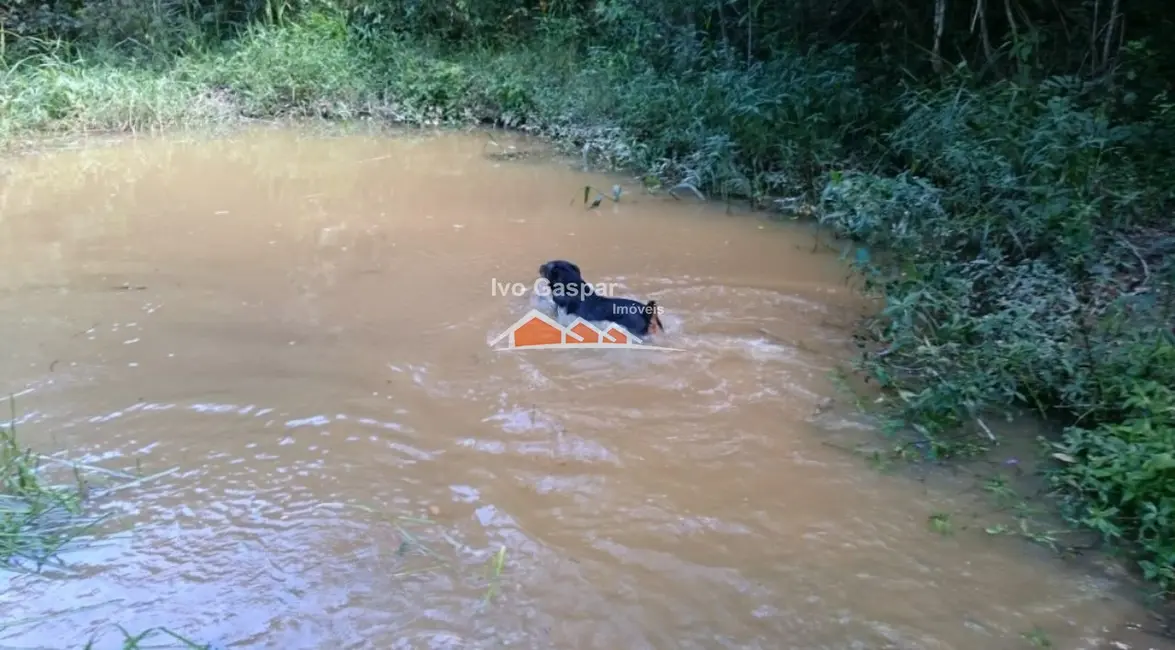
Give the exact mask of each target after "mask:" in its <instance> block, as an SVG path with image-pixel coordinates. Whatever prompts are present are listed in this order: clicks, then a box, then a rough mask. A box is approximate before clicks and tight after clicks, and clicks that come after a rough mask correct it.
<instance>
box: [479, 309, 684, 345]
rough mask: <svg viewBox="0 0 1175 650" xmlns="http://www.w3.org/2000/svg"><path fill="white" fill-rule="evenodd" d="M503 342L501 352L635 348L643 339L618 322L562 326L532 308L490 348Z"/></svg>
mask: <svg viewBox="0 0 1175 650" xmlns="http://www.w3.org/2000/svg"><path fill="white" fill-rule="evenodd" d="M502 341H506V346H505V347H504V348H499V349H512V348H555V347H565V346H584V347H613V346H619V347H636V346H638V345H639V344H640V343H641V338H640V337H638V336H635V335H633V334H632V333H630V332H628V331H627V330H625V329H624V328H623V327H620V326H619V325H616V324H615V323H609V324H608V327H607V328H605V329H602V330H601V329H600V328H598V327H596V326H595V325H592V324H591V323H589V322H587V321H585V320H584V319H582V318H577V319H575V321H574V322H572V323H571V325H569V326H567V327H563V326H562V325H560V324H559V323H558V322H557V321H556V320H555V319H553V318H551V317H550V316H547V315H546V314H544V313H542V312H540V311H538V310H536V309H532V310H531V311H530V312H528V313H527V314H526V315H525V316H523V317H522V318H520V319H518V321H517V322H516V323H514V324H513V325H511V326H510V327H509V328H507V329H506V331H505V332H502V333H501V334H499V335H498V336H497V337H496V338H494V339H493V340H492V341H490V346H491V347H494V346H496V345H498V344H499V343H501V342H502ZM642 347H648V346H642ZM650 349H672V348H655V347H654V348H650Z"/></svg>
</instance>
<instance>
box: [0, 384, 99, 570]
mask: <svg viewBox="0 0 1175 650" xmlns="http://www.w3.org/2000/svg"><path fill="white" fill-rule="evenodd" d="M10 405H11V415H12V417H11V419H10V420H9V422H8V424H7V425H6V426H5V427H4V428H3V429H0V567H6V568H9V569H13V570H22V571H25V570H29V567H30V566H31V567H32V570H40V569H41V568H42V567H44V566H45V565H46V564H49V563H51V562H53V559H54V558H55V557H56V556H57V555H58V554H59V553H61V552H62V550H63V549H65V548H66V547H67V545H69V544H70V543H71V542H73V541H74V540H76V539H77V538H78V537H80V536H82V535H84V534H86V533H87V532H88V531H89V530H90V529H91V528H92V527H94V526H95V525H97V524H98V523H100V522H101V519H100V518H96V517H90V516H86V515H84V514H83V510H82V505H83V502H84V501H85V499H86V491H87V488H86V483H85V480H84V478H83V476H82V473H81V470H80V469H79V468H73V469H72V472H71V474H72V477H71V478H72V480H71V481H70V482H65V483H49V482H47V480H46V479H45V477H44V472H43V466H42V457H41V456H39V455H37V454H35V453H34V452H33V451H32V450H31V449H25V448H22V447H21V446H20V444H19V442H18V440H17V437H16V406H15V400H10Z"/></svg>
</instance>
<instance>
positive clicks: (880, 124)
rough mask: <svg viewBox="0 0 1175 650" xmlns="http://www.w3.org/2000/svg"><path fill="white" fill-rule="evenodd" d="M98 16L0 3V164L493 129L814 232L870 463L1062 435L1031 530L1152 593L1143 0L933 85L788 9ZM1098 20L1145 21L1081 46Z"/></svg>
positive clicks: (1049, 31) (1161, 186) (1154, 183)
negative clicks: (148, 135)
mask: <svg viewBox="0 0 1175 650" xmlns="http://www.w3.org/2000/svg"><path fill="white" fill-rule="evenodd" d="M116 4H117V3H113V2H92V3H90V4H89V5H87V6H88V7H89V9H92V10H93V11H91V12H90V13H86V12H84V11H83V12H81V13H78V12H74V13H69V11H66V10H62V11H63V12H64V13H62V14H61V15H60V16H58V17H59V18H61V19H62V22H60V24H58V23H55V22H53V21H52V20H50V19H49V18H45V17H44V16H42V15H41V14H34V13H33V12H32V10H28V11H25V9H23V8H22V7H24V4H23V3H17V4H16V5H14V7H16V8H15V9H11V10H10V14H9V15H8V20H9V23H8V24H9V25H10V27H8V28H7V29H6V30H5V31H4V32H3V33H4V34H5V35H6V38H5V39H4V40H3V41H0V42H3V44H4V45H3V50H2V52H3V55H2V60H3V67H2V68H0V81H2V84H0V85H2V87H3V88H4V91H3V94H2V95H0V144H2V146H4V147H6V148H11V147H14V146H20V145H21V143H22V142H25V141H33V140H35V139H37V138H39V137H41V136H44V135H46V134H60V135H69V134H81V133H86V132H94V131H120V132H129V131H135V132H137V131H148V130H156V129H171V128H185V127H203V126H210V125H217V124H228V123H235V122H239V121H245V120H250V119H272V118H282V117H318V118H327V119H351V118H371V119H375V120H381V121H388V122H397V123H406V124H416V125H439V124H446V125H455V124H474V123H480V124H495V125H499V126H504V127H507V128H514V129H519V130H523V131H527V132H530V133H536V134H540V135H544V136H547V137H549V138H551V139H552V140H554V141H556V142H558V143H561V144H563V145H564V146H566V147H567V148H568V149H570V150H575V151H579V152H582V154H583V156H584V157H585V158H589V159H591V160H592V161H593V162H595V163H597V164H601V165H606V166H610V167H614V168H622V169H627V170H630V171H633V172H635V173H637V174H639V175H640V176H641V178H642V179H643V182H644V183H645V184H646V186H648V187H650V188H651V189H655V188H658V187H669V186H682V185H685V186H688V187H691V188H694V189H696V190H700V191H701V192H704V193H706V194H707V195H709V196H712V197H716V198H725V199H740V200H747V201H749V202H751V203H752V204H753V205H755V206H757V207H761V208H765V209H770V210H772V211H774V212H776V213H778V214H780V215H781V216H784V217H792V218H813V219H816V220H818V221H819V223H821V224H822V225H823V226H824V227H825V228H826V229H827V230H828V231H830V232H831V233H832V234H834V235H835V236H836V237H837V238H838V239H839V241H840V242H841V243H842V244H843V245H844V249H845V251H846V253H847V255H848V256H849V260H850V262H851V263H852V264H853V266H854V267H855V268H856V269H857V270H858V271H859V272H860V273H861V275H862V276H863V277H864V278H865V280H866V289H865V290H866V291H868V292H870V293H872V294H874V295H877V296H879V297H882V298H883V299H884V308H883V309H882V310H881V312H880V313H879V314H877V315H876V316H875V317H873V318H870V319H868V320H867V321H865V322H863V323H862V324H861V328H860V332H859V341H860V345H861V348H862V353H861V355H860V358H859V359H858V360H857V362H856V364H855V368H854V369H855V370H856V371H857V372H858V373H860V374H861V375H863V376H864V377H866V378H868V379H869V380H871V381H875V382H876V383H877V384H879V385H880V386H881V387H882V389H883V390H884V394H885V398H884V399H883V400H882V401H881V402H879V403H876V404H874V405H873V406H874V408H875V410H876V412H877V413H878V415H879V416H880V417H881V418H882V420H883V421H884V422H885V423H886V425H885V427H884V431H885V433H886V434H887V435H890V436H892V437H893V439H894V441H895V444H894V455H895V456H898V457H902V458H907V459H914V460H918V461H930V462H939V461H943V460H948V459H957V458H965V457H969V456H973V455H975V454H978V453H982V452H983V451H985V450H987V449H989V448H990V447H991V446H992V445H993V443H997V442H999V439H1000V435H1001V434H1000V431H999V426H998V425H997V424H996V423H997V422H998V418H999V416H1000V415H1001V414H1005V413H1008V412H1011V411H1012V410H1014V409H1020V408H1024V407H1028V408H1030V409H1032V410H1035V411H1037V412H1038V413H1039V414H1040V415H1042V416H1044V417H1047V418H1049V419H1051V420H1054V421H1057V422H1059V423H1061V424H1062V425H1063V426H1062V431H1061V433H1060V434H1059V435H1057V436H1053V437H1049V438H1048V439H1043V438H1042V439H1041V440H1040V445H1039V446H1040V455H1041V458H1043V459H1045V460H1047V461H1048V462H1047V463H1046V464H1045V469H1044V470H1043V471H1044V473H1045V475H1046V478H1047V481H1048V484H1049V486H1050V488H1051V495H1052V496H1053V497H1054V498H1055V502H1056V503H1057V504H1058V508H1059V512H1060V513H1061V514H1062V515H1063V516H1064V518H1065V519H1066V520H1067V521H1068V522H1069V523H1070V524H1071V525H1073V526H1076V527H1080V528H1082V529H1085V530H1090V531H1094V532H1096V533H1097V534H1098V535H1099V536H1100V538H1101V541H1102V543H1103V545H1104V546H1105V547H1106V548H1107V549H1110V550H1113V551H1116V552H1121V553H1123V554H1125V555H1127V556H1128V557H1129V558H1130V559H1131V561H1132V565H1133V566H1134V567H1135V568H1136V569H1137V570H1138V572H1139V573H1140V574H1141V575H1142V576H1143V577H1144V578H1145V579H1146V580H1148V581H1149V582H1150V583H1152V584H1153V585H1154V586H1155V589H1156V592H1157V594H1158V595H1160V596H1167V595H1168V594H1169V592H1170V591H1171V590H1172V589H1175V336H1173V335H1172V330H1171V326H1170V323H1171V322H1172V320H1173V319H1172V317H1173V316H1175V292H1173V291H1172V285H1173V283H1175V228H1173V227H1172V224H1171V221H1170V210H1171V206H1172V198H1173V196H1172V193H1173V188H1175V164H1173V163H1175V101H1172V99H1171V98H1170V95H1169V92H1170V90H1171V87H1170V86H1171V82H1170V80H1171V79H1173V78H1175V75H1172V74H1169V72H1170V71H1171V70H1172V63H1173V62H1175V49H1172V48H1175V45H1173V46H1167V44H1166V43H1167V42H1168V41H1169V39H1166V41H1164V40H1162V39H1161V35H1162V32H1161V31H1151V32H1148V31H1146V29H1147V28H1146V27H1145V26H1146V25H1148V24H1150V23H1153V29H1154V30H1162V29H1166V27H1167V23H1168V22H1169V21H1170V19H1169V18H1167V17H1164V15H1162V14H1161V13H1158V14H1156V13H1154V11H1155V7H1158V6H1159V5H1154V4H1153V3H1145V2H1143V3H1137V4H1135V5H1132V6H1131V7H1128V8H1126V9H1121V8H1119V9H1115V10H1114V12H1112V13H1111V14H1110V16H1109V18H1105V17H1104V16H1103V17H1102V18H1101V19H1099V18H1097V17H1096V12H1095V15H1094V16H1092V17H1091V16H1088V15H1079V16H1077V15H1051V14H1042V15H1041V16H1037V17H1035V18H1034V19H1033V21H1032V22H1031V26H1032V30H1031V31H1030V32H1029V33H1030V34H1034V35H1035V36H1034V38H1037V39H1038V40H1036V41H1034V42H1036V43H1038V44H1039V43H1043V42H1045V41H1046V40H1047V39H1048V38H1052V39H1053V42H1056V43H1063V44H1061V45H1057V46H1056V47H1053V48H1052V49H1051V50H1049V49H1047V48H1042V47H1038V48H1037V49H1032V47H1028V48H1027V49H1025V45H1024V43H1025V42H1027V41H1025V40H1024V39H1026V38H1028V37H1027V36H1025V35H1024V33H1023V32H1022V31H1020V30H1019V29H1018V28H1017V24H1018V21H1017V20H1015V19H1014V18H1012V20H1011V21H1010V22H1009V23H1007V24H1005V23H1000V24H998V25H994V24H993V25H984V26H983V31H984V47H983V48H982V50H977V51H978V52H981V55H980V54H958V55H954V54H952V55H949V56H954V57H955V59H954V60H953V61H951V62H950V64H949V65H945V66H944V65H943V58H941V57H946V56H948V55H946V54H940V55H936V56H935V57H930V56H928V54H927V53H928V52H929V51H930V49H929V45H930V44H931V40H930V39H929V38H928V37H926V35H927V34H928V32H925V31H924V30H923V31H921V32H919V31H918V30H914V32H915V35H914V36H909V33H911V32H907V33H906V35H905V36H898V35H895V34H890V36H891V37H892V38H890V40H889V41H886V39H885V38H881V39H880V40H878V39H877V38H876V37H869V36H867V35H866V33H865V32H862V31H852V30H849V31H841V32H838V33H839V34H841V35H842V37H841V38H831V37H830V36H829V34H831V33H832V32H831V31H828V30H832V25H831V23H830V24H828V25H824V26H823V27H820V26H818V25H815V23H813V22H812V20H814V19H813V18H812V16H811V14H810V13H809V14H804V16H805V20H807V21H808V22H806V23H805V24H806V25H809V27H808V29H809V30H810V33H800V32H799V31H796V30H797V29H798V28H793V25H794V24H795V20H794V18H795V17H796V16H795V15H794V14H789V13H788V12H789V11H801V9H803V7H806V5H804V4H803V3H800V2H796V3H790V4H789V3H783V4H781V5H780V8H776V9H773V10H772V11H766V10H764V11H763V12H762V13H758V14H756V13H754V12H752V13H751V14H748V15H741V14H740V13H739V11H734V10H731V11H732V12H733V13H730V14H729V15H728V14H724V13H723V10H721V9H720V10H718V14H717V15H714V14H713V12H712V10H711V9H710V8H707V7H708V6H707V7H703V6H702V5H696V6H695V4H691V3H689V2H684V3H680V6H678V5H673V7H672V9H673V10H672V11H670V10H669V9H670V7H669V5H666V6H664V7H663V6H661V5H660V4H659V3H656V2H654V3H629V2H624V1H621V0H614V1H612V2H607V3H600V4H597V5H595V6H594V9H593V10H586V9H583V8H575V7H571V6H568V7H566V8H563V9H560V10H559V11H556V10H555V9H553V8H552V7H548V5H547V4H546V3H545V2H541V3H540V4H541V11H540V10H539V9H540V7H538V6H535V7H531V6H530V4H526V5H525V6H524V7H523V8H522V9H516V8H515V9H511V7H513V5H510V7H507V6H505V5H501V6H499V5H497V4H494V0H478V1H477V2H472V3H468V2H467V3H464V4H461V3H459V5H453V6H450V5H449V4H446V3H441V5H438V7H440V6H442V5H443V6H444V7H448V9H445V11H446V12H447V13H444V15H443V16H440V17H438V16H439V14H437V15H434V14H433V13H429V12H430V11H434V10H431V9H430V10H428V11H424V10H420V11H422V12H423V13H412V12H411V11H409V10H408V9H406V7H407V5H406V4H404V3H399V2H393V1H390V0H389V1H378V2H377V1H374V0H372V1H367V2H357V3H346V4H336V3H331V2H322V1H316V2H305V3H303V2H285V3H278V4H271V3H267V4H266V11H265V12H262V13H257V14H256V15H249V14H248V12H244V13H240V12H238V13H240V15H237V14H234V13H232V12H234V11H237V9H234V7H236V5H235V4H233V3H232V2H215V3H210V2H193V3H184V11H179V10H178V9H176V8H175V7H172V6H170V5H168V6H164V5H152V7H150V8H144V9H136V10H134V11H132V10H130V9H128V8H126V7H122V8H119V9H118V10H117V11H113V12H112V8H114V7H115V5H116ZM873 4H874V5H875V6H876V10H877V12H878V14H877V15H869V14H867V13H866V14H862V15H861V16H860V19H859V20H858V21H857V23H863V24H865V25H866V26H869V27H870V28H871V29H874V30H875V31H876V33H877V34H883V33H884V32H885V30H887V29H889V27H888V26H887V25H889V23H886V22H885V20H883V18H884V15H883V14H885V12H886V11H889V9H887V7H889V5H888V4H886V3H880V4H878V3H873ZM230 5H231V6H230ZM177 6H178V5H177ZM1115 6H1117V5H1115ZM193 7H197V8H200V10H201V11H206V12H207V13H204V14H202V15H200V16H197V15H195V14H193V13H192V8H193ZM275 8H280V11H278V10H277V9H275ZM943 10H944V12H946V14H945V16H944V18H943V20H944V22H941V23H938V26H937V28H936V30H935V31H937V34H938V35H937V36H936V37H935V38H934V39H933V42H934V43H935V46H934V47H935V49H934V51H935V52H939V53H941V52H944V51H945V50H942V49H940V41H941V39H942V38H945V39H946V41H947V42H948V43H949V42H954V43H955V45H954V46H953V47H955V48H956V50H958V51H960V52H961V51H962V50H961V49H960V48H962V45H961V44H962V43H963V42H964V41H966V39H967V38H968V36H967V33H968V32H967V28H966V26H967V25H970V29H972V30H973V29H974V28H975V23H974V21H973V20H968V18H969V17H970V13H969V12H970V9H969V8H967V7H953V6H952V7H950V8H947V7H945V6H944V7H943ZM242 11H243V10H242ZM412 11H416V10H412ZM740 11H741V10H740ZM22 12H24V13H22ZM103 12H105V13H103ZM119 12H121V13H119ZM405 12H408V13H405ZM691 12H692V13H691ZM959 12H962V13H961V14H959ZM1118 12H1123V13H1122V15H1119V13H1118ZM1125 12H1134V13H1131V14H1130V24H1131V25H1143V26H1144V27H1141V28H1140V27H1132V29H1133V30H1134V31H1132V32H1131V33H1130V34H1129V35H1128V36H1127V35H1126V34H1125V32H1124V30H1123V29H1119V31H1118V32H1117V33H1116V35H1117V38H1118V40H1117V41H1111V40H1109V39H1108V37H1106V36H1105V30H1106V29H1107V28H1110V29H1111V30H1112V29H1113V27H1114V26H1115V25H1118V26H1119V27H1121V24H1120V23H1121V20H1122V19H1123V16H1125ZM1148 12H1150V13H1148ZM956 14H959V15H956ZM963 14H966V15H963ZM55 15H56V14H55ZM13 16H15V18H13ZM38 16H39V17H38ZM699 16H710V18H707V19H705V20H704V21H702V20H701V18H699ZM50 18H52V16H51V17H50ZM66 18H68V20H65V19H66ZM442 18H443V20H442ZM993 20H995V19H994V18H993ZM1001 20H1002V19H1001ZM1099 20H1100V21H1101V22H1099ZM38 21H40V22H38ZM952 21H953V22H952ZM1148 21H1150V23H1148ZM703 23H704V27H705V28H704V29H703ZM854 25H856V23H854ZM1020 26H1021V27H1023V26H1024V25H1020ZM99 27H100V28H99ZM393 27H394V28H393ZM906 27H907V28H911V27H910V25H908V24H907V25H906ZM821 29H824V30H825V32H820V30H821ZM911 29H912V28H911ZM1062 29H1063V30H1064V32H1065V38H1064V39H1062V38H1061V32H1062ZM812 30H814V31H812ZM989 30H990V31H991V32H992V33H990V34H989V33H988V32H989ZM1082 30H1084V31H1082ZM10 31H11V34H12V35H11V36H9V32H10ZM752 33H753V34H754V37H752V36H751V34H752ZM970 33H973V32H970ZM63 34H64V36H62V35H63ZM844 34H850V36H843V35H844ZM944 34H945V36H944ZM1156 37H1159V38H1158V40H1156ZM1042 38H1043V39H1045V40H1040V39H1042ZM903 39H905V40H903ZM919 39H921V40H919ZM951 39H955V40H954V41H952V40H951ZM993 39H994V41H993ZM1103 39H1104V43H1103ZM993 42H994V45H993V44H992V43H993ZM1095 45H1096V47H1095ZM899 51H900V54H899ZM903 57H904V58H903ZM1091 57H1092V60H1094V61H1098V62H1100V63H1098V65H1096V66H1094V65H1091V64H1089V61H1090V60H1091ZM781 254H782V253H781Z"/></svg>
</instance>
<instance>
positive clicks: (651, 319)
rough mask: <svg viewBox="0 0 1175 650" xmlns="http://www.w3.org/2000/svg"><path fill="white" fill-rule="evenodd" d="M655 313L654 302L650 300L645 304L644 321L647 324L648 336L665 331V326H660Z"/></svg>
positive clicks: (658, 318) (659, 320) (655, 305)
mask: <svg viewBox="0 0 1175 650" xmlns="http://www.w3.org/2000/svg"><path fill="white" fill-rule="evenodd" d="M657 311H658V309H657V301H656V300H650V301H649V302H647V303H646V304H645V319H646V320H647V321H648V323H649V334H656V333H657V332H664V331H665V326H664V325H662V324H661V318H660V317H659V316H658V315H657Z"/></svg>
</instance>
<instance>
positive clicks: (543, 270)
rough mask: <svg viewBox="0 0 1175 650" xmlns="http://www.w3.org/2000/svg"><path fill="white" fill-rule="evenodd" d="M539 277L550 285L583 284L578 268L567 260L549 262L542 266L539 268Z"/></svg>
mask: <svg viewBox="0 0 1175 650" xmlns="http://www.w3.org/2000/svg"><path fill="white" fill-rule="evenodd" d="M539 275H540V276H541V277H542V278H543V279H544V280H546V281H547V282H549V283H550V284H552V285H554V284H556V283H576V282H583V274H582V273H580V271H579V267H578V266H576V265H575V264H573V263H571V262H568V261H567V260H551V261H550V262H547V263H546V264H543V265H542V266H540V267H539Z"/></svg>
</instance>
